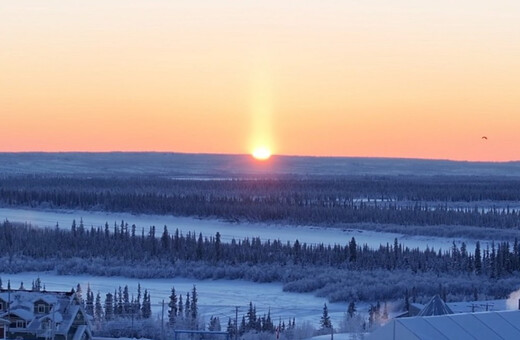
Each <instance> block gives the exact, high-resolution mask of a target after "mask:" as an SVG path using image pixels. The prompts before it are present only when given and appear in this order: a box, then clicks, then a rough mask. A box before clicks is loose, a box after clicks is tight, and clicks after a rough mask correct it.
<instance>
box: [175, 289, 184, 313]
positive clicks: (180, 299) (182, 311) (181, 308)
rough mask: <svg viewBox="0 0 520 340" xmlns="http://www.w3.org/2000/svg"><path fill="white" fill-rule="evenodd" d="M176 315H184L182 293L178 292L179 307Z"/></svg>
mask: <svg viewBox="0 0 520 340" xmlns="http://www.w3.org/2000/svg"><path fill="white" fill-rule="evenodd" d="M177 316H178V317H180V318H183V317H184V305H183V304H182V294H179V309H178V310H177Z"/></svg>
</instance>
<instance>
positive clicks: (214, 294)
mask: <svg viewBox="0 0 520 340" xmlns="http://www.w3.org/2000/svg"><path fill="white" fill-rule="evenodd" d="M37 277H40V279H41V280H42V283H43V284H44V285H45V288H46V289H47V290H59V291H69V290H71V289H72V288H75V287H76V285H77V284H78V283H79V284H80V285H81V287H82V290H83V292H85V291H86V290H87V286H88V285H90V288H91V289H92V291H93V292H94V294H97V292H98V291H99V292H100V293H101V300H102V302H104V300H105V294H106V293H108V292H112V293H113V292H114V289H117V288H118V287H119V286H124V285H128V288H129V290H130V293H135V292H136V291H137V284H138V283H140V284H141V287H142V288H143V291H144V289H148V291H149V292H150V294H151V302H152V311H153V312H154V313H155V314H156V315H158V314H160V313H161V310H162V300H163V299H164V302H165V313H167V309H168V306H167V305H168V298H169V296H170V292H171V289H172V286H175V290H176V292H177V293H182V294H183V295H184V297H186V293H187V292H191V290H192V288H193V285H196V287H197V292H198V296H199V308H200V313H201V315H202V316H203V317H204V319H205V320H206V322H208V321H209V318H210V317H211V316H218V317H219V318H220V321H221V322H222V326H225V324H227V321H228V318H232V319H233V320H234V318H235V306H239V315H242V314H245V313H246V312H247V309H248V306H249V301H252V302H253V304H254V305H256V310H257V315H259V316H262V315H263V314H264V313H265V314H267V312H268V310H269V309H270V310H271V316H272V318H273V320H274V321H276V322H277V321H278V320H279V318H282V320H284V321H285V322H286V323H287V321H288V320H289V318H290V319H292V318H296V322H297V323H302V322H304V321H309V322H310V323H311V324H312V325H314V326H316V327H317V326H318V324H319V320H320V317H321V314H322V312H323V304H324V303H327V307H328V309H329V315H330V316H331V320H332V322H333V324H334V325H339V323H340V320H341V319H342V318H343V316H344V313H345V311H346V310H347V304H346V303H328V302H327V300H326V299H325V298H320V297H316V296H314V295H313V294H310V293H305V294H302V293H289V292H284V291H283V290H282V284H280V283H254V282H247V281H242V280H195V279H184V278H174V279H130V278H125V277H102V276H90V275H88V276H87V275H84V276H68V275H67V276H64V275H57V274H54V273H47V272H40V273H38V272H28V273H27V272H26V273H18V274H3V273H2V274H1V279H2V282H3V285H4V288H5V287H6V286H7V280H10V281H11V287H12V288H18V287H20V282H23V283H24V286H25V288H30V287H31V283H32V281H33V280H35V279H36V278H37ZM165 315H166V316H167V314H165ZM166 316H165V317H166Z"/></svg>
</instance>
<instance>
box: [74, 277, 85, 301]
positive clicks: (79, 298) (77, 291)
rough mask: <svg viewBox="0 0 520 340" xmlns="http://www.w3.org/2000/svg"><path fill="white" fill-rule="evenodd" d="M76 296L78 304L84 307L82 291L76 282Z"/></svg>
mask: <svg viewBox="0 0 520 340" xmlns="http://www.w3.org/2000/svg"><path fill="white" fill-rule="evenodd" d="M76 298H77V299H78V302H79V304H80V306H82V307H85V301H84V300H83V291H82V290H81V285H80V284H79V283H78V284H77V285H76Z"/></svg>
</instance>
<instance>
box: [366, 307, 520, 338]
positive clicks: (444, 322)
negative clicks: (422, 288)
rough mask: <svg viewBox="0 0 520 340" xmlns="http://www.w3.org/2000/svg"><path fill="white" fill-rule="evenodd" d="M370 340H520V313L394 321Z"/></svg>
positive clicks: (488, 313)
mask: <svg viewBox="0 0 520 340" xmlns="http://www.w3.org/2000/svg"><path fill="white" fill-rule="evenodd" d="M366 339H367V340H379V339H381V340H383V339H384V340H392V339H398V340H423V339H457V340H475V339H482V340H484V339H486V340H494V339H497V340H498V339H520V311H518V310H515V311H499V312H482V313H463V314H450V315H441V316H424V317H419V316H418V317H413V318H402V319H394V320H392V321H390V322H389V323H388V324H386V325H385V326H383V327H381V328H379V329H377V330H376V331H374V332H373V333H372V334H370V335H369V336H368V337H367V338H366Z"/></svg>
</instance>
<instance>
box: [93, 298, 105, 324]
mask: <svg viewBox="0 0 520 340" xmlns="http://www.w3.org/2000/svg"><path fill="white" fill-rule="evenodd" d="M94 319H95V320H96V321H101V320H103V306H102V305H101V295H100V294H99V292H98V293H97V295H96V304H95V307H94Z"/></svg>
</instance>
